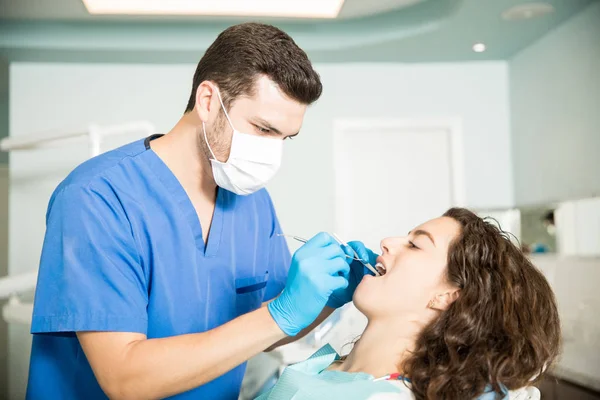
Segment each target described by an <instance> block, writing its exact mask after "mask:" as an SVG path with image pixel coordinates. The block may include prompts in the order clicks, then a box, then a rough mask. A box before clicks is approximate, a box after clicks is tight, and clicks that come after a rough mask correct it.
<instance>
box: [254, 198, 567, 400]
mask: <svg viewBox="0 0 600 400" xmlns="http://www.w3.org/2000/svg"><path fill="white" fill-rule="evenodd" d="M381 249H382V255H381V256H379V257H378V258H377V263H378V268H379V270H380V271H381V272H382V273H383V275H382V276H381V277H374V276H365V277H364V279H363V280H362V282H361V283H360V285H359V286H358V287H357V289H356V292H355V294H354V299H353V300H354V304H355V306H356V307H357V308H358V309H359V310H360V311H361V312H362V313H364V314H365V315H366V316H367V318H368V321H369V322H368V325H367V328H366V330H365V331H364V333H363V334H362V336H361V338H360V340H358V341H357V343H356V344H355V346H354V348H353V349H352V351H351V352H350V354H348V355H347V356H346V357H342V358H340V357H338V356H337V354H335V352H334V351H333V350H332V349H331V348H330V347H328V346H326V347H325V348H323V349H321V350H320V351H319V352H318V353H317V354H315V355H314V356H313V357H311V358H310V359H309V360H307V361H305V362H302V363H300V364H297V365H294V366H292V367H289V368H287V369H286V371H285V372H284V373H283V375H282V377H281V379H280V380H279V382H278V384H277V385H276V386H275V387H274V388H273V389H272V390H271V391H270V392H269V393H266V394H264V395H263V396H261V397H260V398H261V399H291V398H292V397H293V398H294V399H314V398H330V399H338V398H339V399H359V398H363V399H364V398H381V399H383V398H386V399H388V398H389V399H410V398H415V399H477V398H479V399H493V398H508V391H509V390H510V391H513V390H515V389H518V388H523V387H526V386H530V385H532V383H534V382H535V381H536V380H538V379H539V378H540V377H541V376H542V373H543V372H544V370H545V369H546V368H547V367H549V366H550V365H551V364H552V363H553V361H554V360H555V358H556V356H557V354H558V351H559V345H560V323H559V318H558V314H557V308H556V303H555V299H554V295H553V293H552V290H551V289H550V286H549V285H548V282H547V281H546V279H545V278H544V276H543V275H542V274H541V273H540V272H539V271H538V270H537V269H536V268H535V267H534V266H533V265H532V264H531V262H530V261H529V260H528V259H527V258H526V257H525V256H524V255H523V254H522V253H521V251H520V250H519V249H518V248H517V247H516V246H514V245H513V244H512V243H511V242H510V240H509V239H508V238H507V237H506V235H505V234H504V233H503V232H502V231H500V230H499V229H498V228H497V227H496V226H494V225H491V224H489V223H487V222H485V221H484V220H482V219H481V218H479V217H478V216H476V215H475V214H473V213H472V212H470V211H468V210H465V209H458V208H454V209H451V210H449V211H448V212H446V213H445V214H444V216H443V217H441V218H437V219H434V220H432V221H429V222H426V223H425V224H423V225H421V226H419V227H417V228H416V229H414V230H413V231H412V232H410V233H409V235H408V236H406V237H397V238H388V239H384V240H383V241H382V242H381ZM390 375H391V377H390ZM386 377H388V379H386ZM389 378H391V379H389ZM386 392H387V394H383V393H386ZM386 396H388V397H386Z"/></svg>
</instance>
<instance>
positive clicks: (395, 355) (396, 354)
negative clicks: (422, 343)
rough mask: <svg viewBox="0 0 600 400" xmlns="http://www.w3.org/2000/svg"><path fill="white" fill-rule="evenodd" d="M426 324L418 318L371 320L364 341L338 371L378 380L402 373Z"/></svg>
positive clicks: (357, 344) (362, 340)
mask: <svg viewBox="0 0 600 400" xmlns="http://www.w3.org/2000/svg"><path fill="white" fill-rule="evenodd" d="M425 323H426V322H425V321H423V319H422V318H417V317H415V316H409V315H407V316H404V317H399V318H398V317H397V316H396V318H394V319H393V321H390V320H387V319H386V320H369V323H368V324H367V328H366V329H365V331H364V332H363V334H362V336H361V338H360V340H359V341H358V342H357V343H356V344H355V345H354V348H353V349H352V351H351V352H350V354H349V355H348V357H347V358H346V359H345V360H344V362H343V363H342V364H341V365H340V366H339V367H338V368H337V369H338V370H339V371H344V372H364V373H367V374H370V375H373V376H374V377H376V378H379V377H382V376H385V375H387V374H391V373H396V372H397V373H400V374H403V372H404V371H402V363H403V361H404V360H405V359H406V358H407V357H408V356H409V355H410V351H412V350H413V349H414V346H415V342H416V339H417V336H418V334H419V332H421V330H422V329H423V326H424V325H425Z"/></svg>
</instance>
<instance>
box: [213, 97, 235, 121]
mask: <svg viewBox="0 0 600 400" xmlns="http://www.w3.org/2000/svg"><path fill="white" fill-rule="evenodd" d="M215 91H216V92H217V97H218V98H219V102H220V103H221V108H222V109H223V112H224V113H225V118H227V122H229V126H231V129H233V130H234V131H235V128H234V127H233V123H232V122H231V120H230V119H229V114H227V110H226V109H225V104H223V99H222V98H221V93H219V89H216V88H215Z"/></svg>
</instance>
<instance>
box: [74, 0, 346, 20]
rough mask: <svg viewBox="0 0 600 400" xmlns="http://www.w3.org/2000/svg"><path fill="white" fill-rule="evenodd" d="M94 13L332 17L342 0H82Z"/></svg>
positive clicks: (336, 12)
mask: <svg viewBox="0 0 600 400" xmlns="http://www.w3.org/2000/svg"><path fill="white" fill-rule="evenodd" d="M83 4H85V6H86V8H87V9H88V12H89V13H90V14H98V15H212V16H252V17H259V16H260V17H283V18H335V17H337V16H338V14H339V12H340V10H341V8H342V5H343V4H344V0H252V1H249V0H218V1H215V0H83Z"/></svg>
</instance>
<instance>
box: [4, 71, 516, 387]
mask: <svg viewBox="0 0 600 400" xmlns="http://www.w3.org/2000/svg"><path fill="white" fill-rule="evenodd" d="M194 68H195V66H194V65H104V64H103V65H76V64H13V65H11V71H10V72H11V75H10V106H11V108H10V126H11V131H10V133H11V135H24V134H30V133H34V132H40V131H42V132H43V131H47V130H52V129H64V128H68V127H85V126H87V125H88V124H89V123H90V122H96V123H99V124H109V123H118V122H123V121H127V120H130V119H148V120H149V121H151V122H152V123H153V124H155V126H156V128H157V130H158V131H159V132H164V131H167V130H168V129H169V128H170V127H171V126H172V125H173V124H174V123H175V122H176V121H177V119H178V118H179V117H180V115H181V113H182V111H183V110H184V108H185V104H186V102H187V98H188V95H189V91H190V85H191V80H192V75H193V72H194ZM316 68H317V70H318V71H319V72H320V74H321V76H322V79H323V84H324V89H325V90H324V94H323V97H322V99H321V100H320V101H319V102H318V103H317V104H315V105H314V106H313V107H312V108H311V109H310V110H309V111H308V114H307V117H306V120H305V123H304V127H303V129H302V133H301V134H300V136H299V137H298V138H297V139H296V140H294V141H290V142H286V144H285V153H286V154H285V158H284V164H283V166H282V170H281V172H280V174H279V175H278V176H277V178H275V180H274V181H273V182H272V184H271V185H270V187H269V189H270V191H271V193H272V195H273V198H274V201H275V203H276V204H277V208H278V213H279V216H280V219H281V221H282V224H283V226H284V229H286V230H287V231H288V232H290V233H294V234H298V235H306V236H309V235H312V234H314V233H316V232H317V231H319V230H331V229H333V224H334V202H333V198H334V193H333V184H332V182H333V176H334V173H333V162H332V159H331V157H332V154H333V149H332V146H333V122H334V120H335V119H340V118H378V117H382V118H411V117H417V118H426V117H436V118H440V117H458V118H460V119H461V120H462V126H463V141H464V151H463V153H464V154H465V170H466V179H465V181H466V192H467V193H466V200H467V204H468V205H469V206H472V207H477V208H493V209H498V208H504V207H509V206H510V205H511V204H512V202H513V196H512V179H511V175H510V174H511V160H510V155H509V151H510V136H509V110H508V107H509V106H508V70H507V64H506V63H504V62H489V63H470V64H434V65H418V64H416V65H415V64H411V65H401V64H386V65H317V66H316ZM85 158H86V147H85V145H75V144H73V145H70V146H67V147H64V148H61V147H58V148H54V149H51V150H43V151H35V152H22V153H16V152H15V153H13V154H12V155H11V160H10V162H11V175H12V179H13V183H12V185H11V192H10V196H11V197H10V200H11V226H10V239H11V240H10V264H9V271H10V273H11V274H16V273H19V272H22V271H26V270H30V269H33V268H36V267H37V264H38V262H39V254H40V247H41V242H42V237H43V233H44V214H45V210H46V206H47V202H48V198H49V196H50V194H51V192H52V189H53V188H54V187H55V186H56V184H58V182H59V181H60V179H61V178H62V177H64V175H65V174H66V173H67V172H68V171H69V170H70V169H72V168H73V167H74V166H75V165H76V164H77V163H78V162H81V161H83V160H84V159H85ZM424 161H426V160H424ZM413 172H414V171H413ZM407 173H408V172H407ZM398 184H399V185H401V184H402V177H401V176H399V177H398ZM355 185H356V190H361V191H364V190H367V191H376V188H373V187H371V186H370V184H369V182H356V183H355ZM408 190H410V188H407V191H408ZM398 211H399V212H402V211H406V210H398ZM348 240H350V238H349V239H348ZM26 332H27V330H26V329H25V328H23V329H22V327H11V332H10V333H11V336H10V340H11V346H10V348H11V355H10V356H11V359H10V362H11V366H12V369H11V379H10V381H11V383H12V386H11V393H12V395H13V396H14V397H15V398H20V396H21V394H22V390H23V388H24V382H25V374H26V371H27V361H28V353H29V346H30V344H29V343H30V338H29V337H28V335H26Z"/></svg>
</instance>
